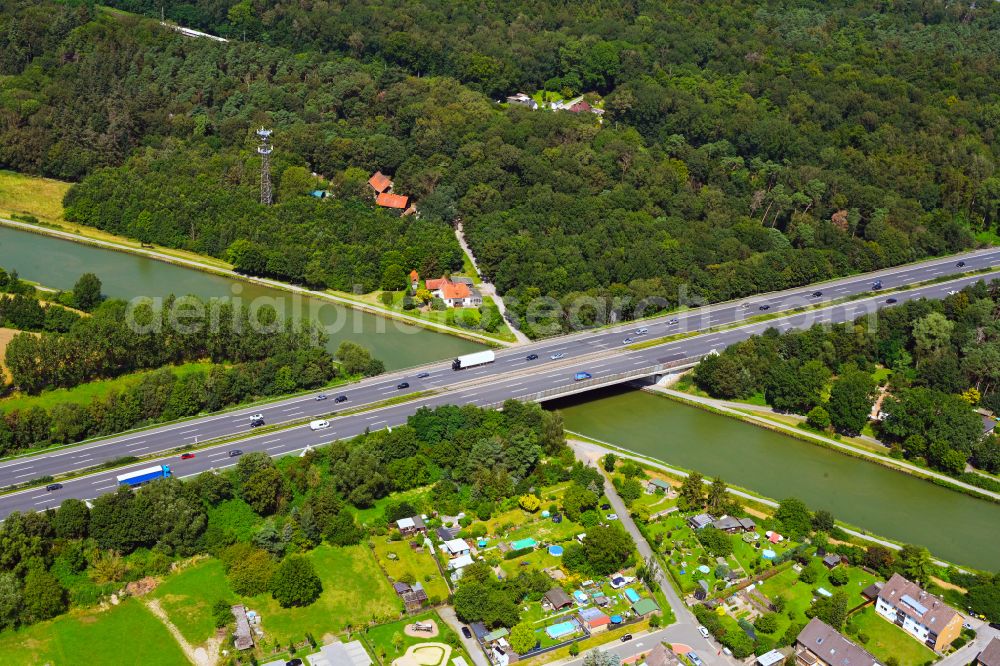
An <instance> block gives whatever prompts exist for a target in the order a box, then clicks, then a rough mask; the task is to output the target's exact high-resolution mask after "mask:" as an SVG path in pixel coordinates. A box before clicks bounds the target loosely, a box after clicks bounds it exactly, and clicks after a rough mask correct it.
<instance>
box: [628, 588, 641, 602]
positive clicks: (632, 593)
mask: <svg viewBox="0 0 1000 666" xmlns="http://www.w3.org/2000/svg"><path fill="white" fill-rule="evenodd" d="M625 596H626V597H627V598H628V600H629V601H631V602H632V603H635V602H637V601H639V595H638V593H636V591H635V590H633V589H632V588H631V587H626V588H625Z"/></svg>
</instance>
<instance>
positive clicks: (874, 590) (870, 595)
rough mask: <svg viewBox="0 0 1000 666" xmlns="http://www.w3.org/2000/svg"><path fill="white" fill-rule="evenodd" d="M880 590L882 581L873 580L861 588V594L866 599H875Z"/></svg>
mask: <svg viewBox="0 0 1000 666" xmlns="http://www.w3.org/2000/svg"><path fill="white" fill-rule="evenodd" d="M881 591H882V583H881V582H880V581H875V582H874V583H872V584H871V585H869V586H868V587H866V588H865V589H863V590H861V596H862V597H864V598H865V599H867V600H868V601H875V600H876V599H878V593H879V592H881Z"/></svg>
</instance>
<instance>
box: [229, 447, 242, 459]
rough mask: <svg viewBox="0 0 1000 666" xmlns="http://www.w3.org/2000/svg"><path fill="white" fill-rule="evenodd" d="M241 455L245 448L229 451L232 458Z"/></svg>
mask: <svg viewBox="0 0 1000 666" xmlns="http://www.w3.org/2000/svg"><path fill="white" fill-rule="evenodd" d="M241 455H243V449H233V450H232V451H230V452H229V457H230V458H236V457H238V456H241Z"/></svg>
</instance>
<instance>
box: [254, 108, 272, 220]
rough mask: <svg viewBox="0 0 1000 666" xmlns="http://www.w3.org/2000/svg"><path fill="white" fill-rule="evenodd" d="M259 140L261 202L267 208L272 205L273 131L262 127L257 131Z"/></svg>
mask: <svg viewBox="0 0 1000 666" xmlns="http://www.w3.org/2000/svg"><path fill="white" fill-rule="evenodd" d="M257 138H259V139H260V145H259V146H257V152H258V153H260V202H261V203H262V204H264V205H265V206H270V205H271V198H272V194H271V151H272V150H274V147H273V146H272V145H271V130H269V129H264V128H263V127H261V128H260V129H259V130H257Z"/></svg>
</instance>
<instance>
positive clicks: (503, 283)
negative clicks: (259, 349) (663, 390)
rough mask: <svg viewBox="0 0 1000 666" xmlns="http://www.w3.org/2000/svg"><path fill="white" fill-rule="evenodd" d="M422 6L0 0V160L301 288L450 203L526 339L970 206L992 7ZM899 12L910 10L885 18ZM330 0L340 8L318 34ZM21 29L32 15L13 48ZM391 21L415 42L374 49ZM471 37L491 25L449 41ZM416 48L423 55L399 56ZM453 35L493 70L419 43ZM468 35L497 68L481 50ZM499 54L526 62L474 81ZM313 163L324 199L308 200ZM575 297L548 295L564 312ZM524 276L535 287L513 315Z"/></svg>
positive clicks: (837, 258) (443, 253)
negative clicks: (399, 201)
mask: <svg viewBox="0 0 1000 666" xmlns="http://www.w3.org/2000/svg"><path fill="white" fill-rule="evenodd" d="M117 4H118V6H121V7H124V8H129V9H133V10H138V11H152V10H153V9H154V8H153V7H151V6H149V5H148V3H145V2H143V1H141V0H128V1H126V0H122V1H121V2H118V3H117ZM430 4H431V3H427V2H423V1H420V0H406V1H405V2H404V1H403V0H399V2H393V3H390V5H391V6H393V7H396V8H397V9H398V10H399V11H402V12H405V15H407V16H414V17H416V18H417V21H418V22H417V23H416V24H415V25H414V26H412V27H411V29H408V30H407V31H406V33H398V32H395V31H392V32H391V33H390V34H383V33H382V29H383V28H382V27H380V25H381V19H379V18H377V17H372V16H371V15H370V10H367V9H364V8H362V7H359V6H354V5H350V6H349V7H348V8H345V11H343V12H340V13H333V12H329V11H325V10H322V9H317V10H316V15H315V18H316V20H302V21H296V20H292V19H291V17H293V16H298V17H301V12H302V11H304V10H302V9H301V8H299V7H298V6H297V5H295V4H294V3H283V2H279V3H276V4H275V5H274V6H273V7H272V8H271V9H269V10H267V11H261V10H260V9H259V8H257V7H256V5H254V4H253V3H237V4H235V5H228V7H229V9H231V10H232V13H233V15H232V17H230V16H229V12H228V10H227V11H223V9H224V4H220V3H214V2H213V3H209V2H194V3H185V4H184V5H183V7H181V6H179V5H172V6H171V9H169V10H168V12H169V11H176V12H177V16H176V17H177V18H183V20H185V21H189V22H194V23H195V24H196V25H199V26H201V27H204V28H207V29H209V30H215V29H218V30H220V31H221V32H222V33H223V34H229V35H234V34H238V35H239V36H240V38H241V39H240V40H239V41H236V40H234V41H232V42H229V43H226V44H220V43H216V42H213V41H211V40H192V39H189V38H185V37H181V36H178V35H176V34H173V33H171V32H169V31H165V30H162V29H160V28H158V27H156V26H155V24H154V23H152V22H147V21H143V20H140V19H135V18H131V17H127V16H120V15H107V14H101V13H92V12H91V10H90V9H88V8H87V7H86V6H85V5H84V6H65V5H61V4H54V5H52V6H51V7H50V9H51V14H52V16H53V17H54V16H58V17H59V20H54V19H50V20H49V21H48V23H47V24H46V25H38V24H37V23H38V19H39V14H38V12H37V10H36V9H35V3H28V2H27V1H26V0H21V1H20V2H17V3H14V5H12V6H11V8H10V9H9V10H8V11H5V12H3V13H2V14H0V21H2V22H3V24H4V26H6V27H7V28H9V27H10V26H16V27H17V30H15V31H12V30H9V29H5V30H4V31H0V32H3V33H4V34H6V35H7V37H5V39H8V40H11V39H14V41H17V42H18V44H19V46H18V48H17V49H16V50H15V51H12V52H11V53H16V54H18V55H17V56H16V57H15V58H13V59H10V58H8V62H6V64H5V65H4V68H5V70H4V71H5V72H7V73H9V74H10V75H11V77H10V78H9V79H8V80H7V85H8V86H9V87H10V88H11V89H12V90H16V91H17V92H18V95H17V96H14V97H12V98H11V99H16V100H17V102H16V103H14V102H13V101H11V102H4V105H5V111H6V112H7V113H6V115H4V116H0V164H4V165H8V166H11V167H13V168H16V169H19V170H22V171H29V172H35V173H45V174H47V175H55V176H59V177H63V178H73V179H83V182H82V183H81V184H80V185H79V186H78V187H77V188H75V189H74V190H73V191H72V192H71V193H70V195H69V197H68V198H67V204H68V215H69V217H70V218H72V219H74V220H77V221H80V222H83V223H85V224H90V225H94V226H98V227H101V228H105V229H109V230H112V231H115V232H117V233H124V234H126V235H130V236H133V237H136V238H140V239H149V240H151V241H155V242H158V243H163V244H166V245H172V246H177V247H184V248H186V249H191V250H194V251H197V252H205V253H208V254H212V255H214V256H219V257H227V258H229V259H230V260H232V261H234V262H235V263H236V264H237V265H238V267H240V269H241V270H245V271H247V272H255V273H258V274H264V275H271V276H276V277H282V278H284V279H290V280H294V281H301V282H304V283H306V284H310V285H313V286H317V287H324V286H328V287H335V288H337V289H346V290H353V289H354V288H355V285H359V287H358V288H359V289H361V290H362V291H365V290H371V289H375V288H377V287H378V286H379V285H380V283H381V281H382V278H383V277H384V276H385V274H386V270H387V269H389V268H390V267H392V266H395V265H398V266H401V267H403V268H404V269H408V268H417V269H418V270H420V271H421V273H424V274H431V273H437V272H438V271H442V272H443V271H444V270H447V269H449V268H457V266H458V265H459V262H460V259H461V255H460V253H459V249H458V246H457V244H456V243H455V241H454V239H453V238H452V237H451V233H450V230H449V228H448V225H449V224H450V223H452V222H454V221H455V220H457V219H462V220H463V221H464V223H465V229H466V232H467V236H468V239H469V242H470V243H471V245H472V249H473V251H474V252H475V254H476V257H477V259H478V261H479V263H480V265H481V266H482V270H483V272H484V273H485V275H486V276H487V277H489V278H490V279H491V280H492V281H493V282H495V283H496V284H497V286H498V287H499V289H500V291H501V293H503V294H504V295H505V296H507V297H508V298H509V299H510V300H511V301H512V304H513V306H512V307H511V308H510V310H511V314H512V317H513V318H514V320H515V322H516V323H517V324H518V325H520V326H521V327H522V328H523V329H524V330H525V331H526V332H527V333H529V334H530V335H535V336H538V335H544V334H547V333H551V332H556V331H560V330H565V329H567V328H570V327H571V326H573V325H581V324H582V325H589V324H591V323H600V322H602V321H607V320H611V319H622V318H628V317H631V316H634V315H635V314H636V312H635V309H636V308H638V307H640V305H639V304H640V303H643V302H650V301H653V302H655V303H656V304H657V305H655V307H656V308H660V307H669V306H675V305H678V304H681V303H688V302H699V301H717V300H722V299H727V298H734V297H739V296H743V295H746V294H751V293H757V292H761V291H767V290H771V289H779V288H784V287H790V286H795V285H802V284H806V283H808V282H812V281H816V280H822V279H825V278H829V277H833V276H837V275H843V274H846V273H850V272H854V271H858V270H870V269H875V268H880V267H885V266H891V265H896V264H899V263H903V262H906V261H909V260H912V259H916V258H918V257H923V256H928V255H934V254H941V253H946V252H950V251H955V250H958V249H962V248H966V247H970V246H971V245H973V244H975V243H976V242H977V241H976V236H977V235H981V237H982V238H984V239H986V238H989V237H990V233H991V232H992V230H994V229H995V226H996V221H997V218H998V205H1000V184H998V181H997V178H996V177H995V175H993V172H994V171H995V164H996V161H997V154H996V150H997V148H996V146H997V145H998V144H997V142H996V141H994V140H993V137H994V134H995V132H996V128H997V126H998V125H997V122H998V120H997V119H998V118H1000V111H998V107H997V101H996V99H995V96H994V93H993V87H992V85H991V84H990V82H991V81H992V80H995V79H996V78H997V77H996V74H997V72H996V71H995V69H996V67H997V64H996V62H995V61H994V60H992V59H991V56H990V53H991V51H990V50H989V49H988V48H982V47H981V46H980V45H986V44H991V43H992V42H991V39H992V36H993V35H994V34H995V32H996V31H995V30H993V29H992V27H993V25H994V23H995V22H996V21H997V20H998V16H1000V10H998V9H997V8H996V7H994V6H993V5H992V4H991V3H986V4H985V5H984V6H982V7H978V6H977V7H976V8H974V9H968V11H967V12H966V13H963V14H961V15H957V14H955V13H954V12H953V11H932V12H931V11H928V10H925V9H919V8H913V7H905V8H897V9H894V11H893V12H892V13H887V12H885V11H884V10H883V9H882V8H881V6H880V5H877V4H876V3H862V4H861V5H858V6H852V7H850V8H846V7H826V6H824V7H815V6H812V5H810V6H808V7H800V6H797V5H796V4H795V3H793V6H789V7H782V8H768V9H766V10H765V9H761V8H760V7H758V6H757V5H755V4H754V3H750V2H740V3H737V4H736V5H735V6H732V7H730V6H727V7H725V8H722V7H718V6H712V5H705V4H704V3H694V2H687V3H684V5H683V7H684V11H683V12H679V11H675V10H674V9H663V8H647V9H644V10H643V12H641V13H639V12H637V11H635V10H634V9H633V8H631V7H630V6H629V5H627V4H615V3H612V4H611V5H610V6H609V9H608V13H607V17H605V18H603V19H601V20H597V19H594V17H593V16H591V14H590V12H589V11H586V10H584V9H581V8H569V9H567V8H566V7H564V6H563V5H562V4H560V3H550V2H541V3H528V4H524V3H515V6H516V7H517V12H518V13H517V14H516V15H517V16H518V17H519V19H518V22H515V23H516V24H517V26H516V28H513V27H511V28H510V29H512V30H516V32H517V33H518V35H519V36H520V37H521V40H520V41H517V42H512V41H510V40H509V39H508V36H509V35H508V28H505V29H504V30H503V31H499V32H496V33H493V34H492V35H491V36H490V37H487V36H485V35H484V34H483V31H482V29H481V28H482V21H483V20H484V17H483V16H480V15H479V13H478V12H477V15H476V16H475V21H474V22H472V23H469V22H468V21H469V20H470V19H471V18H472V17H471V16H467V15H465V14H464V13H461V12H458V13H456V12H451V11H449V13H448V16H447V19H446V20H442V17H441V16H439V11H438V10H437V9H436V8H434V7H431V6H429V5H430ZM799 4H801V3H799ZM29 5H30V7H29ZM507 11H514V10H513V9H510V10H508V9H507V8H499V7H494V8H492V9H491V10H490V12H488V16H487V17H486V18H487V19H489V20H498V18H497V17H498V16H501V15H503V14H504V13H505V12H507ZM925 14H931V15H933V21H932V22H931V23H930V24H929V25H926V26H924V27H923V28H922V29H920V30H916V29H914V28H913V26H914V23H915V22H919V21H926V20H928V17H927V16H925ZM553 16H559V17H560V19H559V20H558V21H555V22H554V23H553V22H551V21H550V19H552V17H553ZM612 16H613V17H615V18H614V19H613V20H612V18H611V17H612ZM199 17H200V18H199ZM348 17H350V19H348ZM736 17H742V18H741V19H740V20H736ZM251 18H252V19H253V20H256V21H259V25H260V26H261V29H260V30H258V31H255V30H253V29H251V28H250V27H249V24H247V23H246V21H248V20H251ZM522 20H523V21H524V23H521V22H520V21H522ZM345 21H357V23H353V22H352V23H350V25H351V27H350V30H349V31H348V32H347V33H346V35H345V33H344V32H343V31H344V30H348V28H347V23H344V22H345ZM49 23H50V24H52V27H49V26H48V24H49ZM551 25H559V26H562V27H560V28H558V29H555V28H551V27H550V26H551ZM338 26H339V27H338ZM750 26H755V27H754V28H752V29H751V27H750ZM473 28H474V32H475V35H476V37H474V38H470V41H468V42H463V41H462V40H461V39H460V38H459V37H458V36H459V35H462V34H464V33H465V32H466V31H469V30H472V29H473ZM441 31H444V32H445V33H446V35H444V36H441V37H440V39H439V36H438V33H440V32H441ZM486 32H489V31H486ZM501 34H503V35H504V38H503V39H500V35H501ZM584 34H585V35H587V36H583V35H584ZM598 34H600V37H598ZM26 35H37V40H35V41H34V42H33V43H32V44H31V45H24V44H21V42H23V41H24V39H23V36H26ZM432 36H433V37H432ZM15 37H16V39H15ZM243 37H246V38H247V40H248V41H246V42H244V41H242V38H243ZM254 39H258V40H260V41H254ZM414 39H416V40H418V41H419V43H420V44H421V45H424V44H431V45H434V46H433V48H430V49H427V48H424V46H421V47H420V48H419V49H417V50H416V51H414V52H415V53H420V54H421V56H420V58H419V59H416V60H414V59H412V58H411V57H409V56H407V57H400V56H399V54H400V53H408V52H410V50H411V47H410V46H407V47H404V46H403V45H405V44H409V43H410V42H411V41H412V40H414ZM482 40H487V41H489V40H493V41H495V42H498V43H494V44H491V45H487V44H485V43H483V44H482V46H483V48H484V49H487V50H485V51H477V52H475V53H474V54H473V53H472V52H471V51H469V44H471V43H480V42H481V41H482ZM348 42H351V43H354V44H355V45H356V48H355V47H351V48H347V47H345V46H344V45H345V44H346V43H348ZM542 42H544V44H545V46H544V47H540V48H539V49H537V50H533V49H522V48H521V46H522V45H523V44H536V43H542ZM512 44H517V45H518V48H512ZM887 44H904V45H906V47H905V48H894V47H893V48H890V47H888V46H887ZM411 46H412V44H411ZM289 49H294V50H295V51H299V52H301V53H298V54H297V55H293V53H292V51H291V50H289ZM400 49H402V50H400ZM440 50H443V51H444V52H446V53H447V54H449V55H448V56H447V57H442V58H441V59H438V57H437V56H433V60H434V62H436V63H438V64H437V65H434V66H430V65H425V64H420V63H423V62H424V61H423V58H424V57H425V56H431V54H433V53H435V52H438V51H440ZM56 52H59V53H71V54H72V57H62V58H53V55H52V54H54V53H56ZM460 53H461V54H466V55H467V56H468V57H471V58H474V59H475V60H476V62H477V63H479V65H477V69H478V67H479V66H482V67H484V68H485V69H483V70H482V72H483V73H484V74H483V75H484V76H486V79H489V80H490V81H492V82H491V83H486V82H485V81H484V79H483V78H482V77H481V76H480V75H478V74H477V75H472V74H471V73H470V72H468V71H466V70H465V69H464V68H463V67H457V68H455V67H453V66H452V65H449V64H446V63H453V62H454V61H453V60H452V58H453V57H456V58H459V60H462V59H463V57H464V56H463V57H459V54H460ZM941 53H947V54H949V56H948V58H945V57H938V54H941ZM137 54H141V57H137ZM494 58H496V59H498V62H503V63H506V64H504V65H502V66H501V65H499V64H497V65H496V67H497V68H499V69H497V68H495V67H493V66H486V63H487V62H491V61H492V59H494ZM949 58H951V59H949ZM956 59H957V60H958V61H960V62H962V63H963V64H964V66H963V67H959V68H952V67H951V64H950V63H952V62H954V61H955V60H956ZM42 62H55V64H53V65H52V67H49V68H44V69H43V68H42V67H41V63H42ZM946 63H947V64H946ZM501 70H503V71H510V72H529V71H530V72H532V73H531V74H530V75H527V74H520V75H517V76H514V77H513V78H510V79H508V78H505V77H504V76H501V77H500V78H499V79H495V80H494V77H495V75H497V72H499V71H501ZM486 72H492V73H491V74H485V73H486ZM602 72H603V74H602ZM830 72H835V73H836V75H833V74H828V73H830ZM428 74H430V76H428ZM415 75H419V76H415ZM448 77H456V78H448ZM456 79H457V80H456ZM598 79H600V80H598ZM518 82H520V83H518ZM888 82H892V85H889V83H888ZM522 83H523V84H524V85H533V86H546V87H549V88H552V89H553V90H552V92H555V91H559V94H562V93H563V92H566V93H567V94H574V93H577V92H587V91H597V92H600V93H602V94H604V108H605V110H606V113H605V116H604V118H603V121H604V122H603V123H598V122H597V120H596V118H595V117H594V116H592V115H591V114H579V115H577V114H572V113H548V112H532V111H529V110H527V109H523V108H504V107H503V106H502V105H498V104H496V102H495V100H494V98H492V96H493V95H494V94H499V93H498V92H497V91H498V90H500V89H501V88H502V89H504V90H505V91H509V90H510V89H509V88H507V87H506V86H508V85H519V84H522ZM206 89H210V90H211V91H212V93H211V94H204V93H203V92H202V91H204V90H206ZM483 93H488V94H489V95H490V96H491V97H487V96H485V95H484V94H483ZM595 101H596V100H595ZM29 117H30V119H31V122H30V123H29V122H28V118H29ZM112 120H113V121H112ZM260 124H267V125H268V126H270V127H273V128H274V129H275V132H276V133H275V146H276V149H275V153H274V159H273V161H274V172H275V180H276V185H277V192H278V201H279V203H278V205H276V206H273V207H269V208H267V207H262V206H260V205H259V204H256V203H254V202H255V201H256V199H257V195H256V189H255V188H256V182H257V176H256V175H255V174H257V173H258V166H259V162H258V160H257V157H256V154H255V153H254V152H253V130H254V129H255V128H256V127H258V126H259V125H260ZM956 126H961V127H962V136H961V139H960V140H958V141H957V142H956V141H953V140H952V137H951V136H950V131H951V130H950V129H949V128H953V127H956ZM95 133H96V136H97V137H99V139H100V140H93V141H89V140H88V141H86V142H84V141H83V139H82V137H91V136H95ZM140 146H142V148H140ZM122 165H124V166H122ZM101 167H108V168H106V169H102V168H101ZM375 169H381V170H383V171H384V172H385V173H388V174H391V175H392V176H393V179H394V181H395V183H396V190H397V191H399V192H403V193H406V194H409V195H410V196H412V197H413V198H414V199H415V200H416V201H417V202H418V209H419V211H420V215H419V218H418V219H417V218H415V217H412V216H411V217H406V218H396V217H393V216H390V215H387V214H385V213H383V212H381V211H375V210H372V205H371V191H370V188H368V187H367V185H366V184H365V181H366V179H367V177H368V175H369V174H370V173H371V172H372V171H374V170H375ZM313 172H315V173H318V174H322V176H323V179H324V182H329V185H328V186H327V187H328V188H329V189H330V191H331V192H332V193H333V195H334V197H333V199H332V200H330V199H326V200H321V201H316V200H313V199H312V198H311V197H308V190H309V189H311V188H314V187H316V180H315V179H313V178H312V177H311V173H313ZM594 298H599V299H601V302H594V303H593V304H592V305H587V306H586V307H584V308H583V312H582V313H580V314H579V315H578V316H577V317H576V318H575V320H571V319H570V318H569V317H568V316H567V314H566V313H565V310H566V306H567V305H569V304H571V303H579V302H581V301H582V302H585V303H586V302H588V301H587V300H582V299H589V300H590V301H593V299H594ZM539 299H549V303H550V304H552V306H553V307H552V308H551V310H552V311H551V312H547V311H544V312H541V313H539V312H535V311H534V310H537V309H538V305H537V304H538V302H539ZM532 304H535V305H532ZM555 306H561V310H559V309H556V307H555ZM576 309H579V308H574V310H576Z"/></svg>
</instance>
